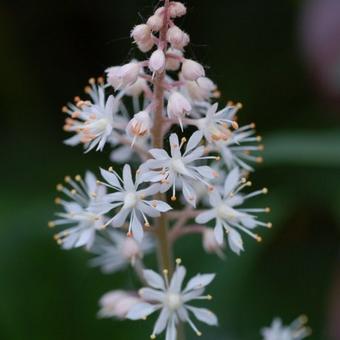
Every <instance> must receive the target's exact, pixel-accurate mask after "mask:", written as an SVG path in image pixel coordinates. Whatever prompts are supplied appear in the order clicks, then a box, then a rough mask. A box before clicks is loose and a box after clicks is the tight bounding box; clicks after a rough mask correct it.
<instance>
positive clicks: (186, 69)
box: [182, 59, 205, 81]
mask: <svg viewBox="0 0 340 340" xmlns="http://www.w3.org/2000/svg"><path fill="white" fill-rule="evenodd" d="M182 75H183V77H184V79H186V80H192V81H194V80H197V79H198V78H200V77H204V76H205V71H204V68H203V66H202V65H201V64H199V63H198V62H196V61H194V60H191V59H185V61H184V62H183V64H182Z"/></svg>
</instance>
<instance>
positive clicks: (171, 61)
mask: <svg viewBox="0 0 340 340" xmlns="http://www.w3.org/2000/svg"><path fill="white" fill-rule="evenodd" d="M167 53H171V54H172V55H173V56H174V57H175V58H173V57H169V58H167V59H166V66H165V67H166V69H167V70H169V71H177V70H178V69H179V68H180V66H181V61H180V59H181V58H182V57H183V53H182V51H179V50H175V49H174V48H169V49H168V51H167ZM176 57H178V59H177V58H176Z"/></svg>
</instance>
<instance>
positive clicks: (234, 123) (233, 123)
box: [231, 120, 238, 130]
mask: <svg viewBox="0 0 340 340" xmlns="http://www.w3.org/2000/svg"><path fill="white" fill-rule="evenodd" d="M231 126H232V127H233V128H234V129H235V130H236V129H238V124H237V122H235V121H234V120H233V122H232V123H231Z"/></svg>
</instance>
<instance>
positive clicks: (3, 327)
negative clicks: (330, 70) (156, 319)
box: [0, 0, 340, 340]
mask: <svg viewBox="0 0 340 340" xmlns="http://www.w3.org/2000/svg"><path fill="white" fill-rule="evenodd" d="M152 5H153V4H152V3H151V2H150V1H146V0H140V1H126V2H124V3H121V2H117V1H100V2H96V3H93V2H90V1H78V0H75V1H72V2H67V1H64V2H60V1H51V2H50V1H48V2H46V1H42V0H32V1H3V2H2V3H1V4H0V41H1V54H0V74H1V75H2V77H1V78H2V79H1V80H2V81H1V84H2V86H1V97H2V98H1V101H0V111H1V118H2V119H1V122H2V133H1V136H0V139H1V145H2V148H1V163H2V166H1V170H0V171H1V178H2V182H1V190H0V203H1V204H0V216H1V223H0V298H1V303H0V338H1V339H6V340H22V339H25V340H26V339H34V340H40V339H41V340H45V339H51V340H53V339H58V340H59V339H72V340H75V339H82V340H87V339H89V340H90V339H104V338H112V339H123V338H124V339H126V338H128V339H129V340H134V339H136V340H137V339H141V337H142V335H143V337H145V338H148V334H149V333H150V332H149V330H151V322H150V321H146V325H145V326H144V324H143V323H142V322H140V323H132V322H124V323H121V322H113V321H110V320H97V319H96V312H97V301H98V299H99V297H100V296H101V295H102V294H103V293H105V292H106V291H108V290H110V289H114V288H117V287H120V286H122V285H123V284H124V285H127V286H128V287H130V288H134V287H135V285H136V281H135V279H134V276H133V274H132V272H131V271H129V272H127V273H121V274H118V275H113V276H104V275H102V274H100V273H99V272H98V270H96V269H91V268H88V266H87V259H88V256H87V255H86V254H83V253H82V252H81V251H70V252H65V251H61V250H59V249H58V247H57V245H56V244H55V242H54V241H53V239H52V231H51V230H48V229H47V227H45V226H46V225H47V221H48V220H49V219H50V218H51V217H52V215H53V212H54V209H55V207H54V205H53V198H54V195H55V192H54V184H56V183H57V182H58V181H60V180H61V179H62V178H63V176H64V175H66V174H72V175H75V174H77V173H79V172H83V171H84V170H85V169H86V168H89V169H91V170H93V171H95V170H96V169H97V168H98V166H103V167H106V166H107V165H108V164H107V161H106V159H107V158H106V157H103V155H101V154H95V153H91V154H87V155H82V150H81V149H80V148H75V149H71V148H69V147H66V146H64V145H62V144H61V141H62V139H63V138H65V135H64V133H63V132H62V129H61V127H62V120H63V116H62V115H61V113H59V108H60V107H61V106H62V105H63V104H64V103H65V102H67V101H68V100H69V99H72V96H73V95H77V94H79V93H81V92H82V88H83V86H84V85H85V83H86V81H87V78H88V77H90V76H96V75H100V74H101V72H102V71H103V69H104V68H105V67H106V66H110V65H114V64H119V63H122V62H124V61H126V60H127V59H128V57H131V56H132V55H135V53H136V51H135V50H130V49H129V45H130V41H129V38H128V35H129V34H128V32H129V30H130V28H131V26H132V25H133V23H137V22H140V21H141V20H142V19H141V17H143V13H148V12H149V10H150V8H151V6H152ZM188 5H189V6H188V7H189V10H190V14H189V16H188V19H187V20H186V21H185V22H183V25H184V27H185V29H186V30H187V31H188V32H190V33H191V34H192V41H193V45H192V48H191V52H192V56H193V57H195V56H197V57H200V59H203V60H204V62H205V64H206V65H211V67H210V68H209V69H208V74H209V75H210V76H211V77H213V78H214V79H216V81H217V82H218V83H219V85H220V89H221V91H222V93H223V97H222V101H226V100H229V99H233V100H236V101H238V100H240V101H241V102H242V103H243V104H244V109H243V110H242V111H241V113H240V117H239V118H240V121H241V122H243V123H246V122H249V121H256V123H257V127H258V130H259V132H260V133H261V134H262V135H263V136H264V142H265V144H266V149H265V154H264V157H265V162H264V164H263V165H261V166H260V168H259V170H258V172H257V173H256V175H255V176H256V180H255V181H254V182H255V183H257V185H258V186H259V187H261V186H267V187H268V188H269V189H270V194H269V195H267V196H266V197H262V198H261V202H260V203H262V205H264V206H266V205H268V206H271V207H272V213H271V220H272V222H273V229H272V230H270V231H269V230H264V231H263V233H262V236H263V239H264V240H263V242H262V243H261V244H256V243H255V242H254V241H253V240H248V241H247V242H246V252H245V254H243V255H242V256H241V257H237V256H235V255H233V254H231V253H228V256H227V259H226V261H225V262H221V261H219V260H218V259H217V258H215V257H213V256H206V255H204V253H203V251H202V250H201V248H200V247H199V240H198V239H196V240H194V238H196V237H197V236H193V237H192V238H188V239H187V240H186V242H184V245H183V246H182V247H181V248H178V249H176V251H177V254H178V255H179V256H181V257H182V258H183V261H184V263H185V264H186V265H187V267H188V268H189V271H190V272H191V273H195V272H196V271H202V272H209V271H216V272H217V274H218V275H219V279H218V280H216V283H215V285H212V290H211V293H212V295H213V296H214V297H215V299H214V300H213V301H212V309H214V310H216V312H217V314H218V315H219V318H220V324H221V327H220V328H217V329H209V330H208V329H205V328H204V327H203V331H204V333H206V334H205V336H206V339H210V338H211V339H213V338H214V339H221V340H222V339H223V340H224V339H237V340H243V339H244V340H247V339H249V340H253V339H257V338H260V337H259V329H260V328H261V327H262V326H263V325H268V324H269V323H270V322H271V319H272V317H273V316H276V315H280V316H282V317H283V319H284V320H285V321H287V322H289V321H291V320H292V319H293V318H295V317H296V316H297V315H298V314H299V313H306V314H307V315H308V316H309V317H310V325H311V327H312V328H313V330H314V334H313V336H312V339H320V340H325V339H328V335H327V328H328V324H329V320H330V316H329V305H330V296H331V292H330V287H332V286H334V284H335V283H333V277H334V275H333V272H334V271H335V268H336V267H339V250H340V247H339V245H340V242H339V241H340V240H339V238H340V237H339V233H340V232H339V221H340V212H339V211H340V209H339V207H340V176H339V175H340V151H339V150H340V130H339V121H340V115H339V114H338V113H336V112H335V111H333V110H332V109H330V108H329V107H328V106H327V103H323V102H321V101H320V100H319V98H318V96H317V95H316V93H315V92H314V90H313V85H312V83H311V82H310V81H309V79H310V78H309V76H308V75H307V71H306V69H305V67H304V59H303V57H302V56H301V54H300V52H299V51H300V46H299V40H298V39H297V32H298V30H299V22H300V21H299V18H300V12H301V8H302V5H303V2H296V1H282V2H280V3H278V2H272V1H269V0H262V1H257V2H254V1H237V0H230V1H223V2H222V1H220V2H217V1H216V2H215V3H212V2H209V1H203V0H195V1H188ZM138 10H140V16H138V15H137V14H136V13H137V11H138ZM337 127H338V128H337ZM256 203H257V202H254V205H256V206H257V204H256ZM198 258H199V259H200V260H199V261H197V259H198ZM150 265H151V266H152V265H154V264H153V263H150ZM334 282H335V281H334ZM333 318H334V315H333ZM132 326H133V327H132ZM148 328H149V330H148ZM208 332H209V333H208ZM189 334H190V333H189ZM192 338H194V336H193V337H192ZM189 339H191V334H190V336H189Z"/></svg>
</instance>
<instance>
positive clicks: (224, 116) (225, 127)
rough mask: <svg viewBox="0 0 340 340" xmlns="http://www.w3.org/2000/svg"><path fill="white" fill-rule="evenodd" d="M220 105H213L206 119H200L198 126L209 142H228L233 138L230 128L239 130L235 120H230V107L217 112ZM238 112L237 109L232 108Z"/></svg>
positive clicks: (197, 122)
mask: <svg viewBox="0 0 340 340" xmlns="http://www.w3.org/2000/svg"><path fill="white" fill-rule="evenodd" d="M217 108H218V104H217V103H216V104H214V105H212V106H211V107H210V108H209V109H208V110H207V112H206V116H205V117H204V118H201V119H198V120H197V121H196V125H197V127H198V129H199V130H200V131H202V133H203V135H204V137H205V138H206V139H207V141H208V142H214V141H219V140H224V141H227V140H228V139H229V138H230V137H231V134H232V133H231V131H230V129H229V128H230V126H232V127H233V128H234V129H237V128H238V125H237V123H236V122H235V121H234V120H230V119H229V117H230V109H231V108H230V107H228V106H227V107H226V108H224V109H223V110H221V111H218V112H216V111H217ZM232 109H233V110H237V108H232Z"/></svg>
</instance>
